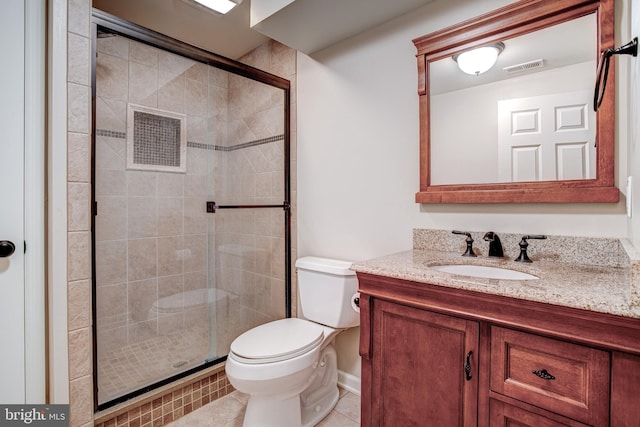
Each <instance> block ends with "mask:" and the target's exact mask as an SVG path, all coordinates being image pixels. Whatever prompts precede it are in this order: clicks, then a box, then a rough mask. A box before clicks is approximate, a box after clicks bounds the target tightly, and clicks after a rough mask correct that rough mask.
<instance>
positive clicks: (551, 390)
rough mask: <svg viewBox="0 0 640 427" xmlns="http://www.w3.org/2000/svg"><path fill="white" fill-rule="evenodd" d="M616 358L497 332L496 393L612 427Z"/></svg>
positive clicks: (493, 378)
mask: <svg viewBox="0 0 640 427" xmlns="http://www.w3.org/2000/svg"><path fill="white" fill-rule="evenodd" d="M609 366H610V355H609V353H607V352H604V351H600V350H596V349H593V348H589V347H585V346H581V345H577V344H571V343H567V342H563V341H559V340H555V339H551V338H545V337H541V336H538V335H533V334H528V333H524V332H518V331H514V330H510V329H505V328H499V327H496V326H494V327H492V328H491V373H490V378H491V380H490V381H491V389H492V390H493V391H495V392H497V393H500V394H503V395H505V396H509V397H512V398H514V399H518V400H521V401H523V402H526V403H530V404H532V405H535V406H538V407H541V408H544V409H547V410H550V411H552V412H555V413H557V414H561V415H564V416H566V417H569V418H572V419H574V420H578V421H581V422H583V423H586V424H591V425H598V426H600V425H608V418H609V415H608V413H609Z"/></svg>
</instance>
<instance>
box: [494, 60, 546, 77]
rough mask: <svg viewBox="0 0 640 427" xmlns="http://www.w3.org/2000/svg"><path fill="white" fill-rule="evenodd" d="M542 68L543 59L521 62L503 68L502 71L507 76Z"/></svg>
mask: <svg viewBox="0 0 640 427" xmlns="http://www.w3.org/2000/svg"><path fill="white" fill-rule="evenodd" d="M542 67H544V59H536V60H535V61H529V62H523V63H522V64H516V65H510V66H509V67H504V68H503V70H504V71H506V72H507V73H509V74H513V73H521V72H523V71H529V70H533V69H535V68H542Z"/></svg>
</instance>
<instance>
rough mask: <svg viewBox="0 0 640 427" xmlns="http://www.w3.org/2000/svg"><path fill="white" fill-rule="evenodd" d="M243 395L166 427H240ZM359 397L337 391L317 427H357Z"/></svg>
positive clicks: (216, 402)
mask: <svg viewBox="0 0 640 427" xmlns="http://www.w3.org/2000/svg"><path fill="white" fill-rule="evenodd" d="M246 405H247V395H246V394H242V393H240V392H239V391H234V392H232V393H231V394H228V395H226V396H225V397H223V398H221V399H218V400H214V401H213V402H211V403H208V404H207V405H205V406H203V407H201V408H199V409H197V410H195V411H193V412H191V413H189V414H187V415H185V416H184V417H182V418H180V419H178V420H176V421H174V422H172V423H170V424H167V425H166V427H242V420H243V418H244V415H243V414H244V409H245V407H246ZM359 426H360V396H358V395H356V394H353V393H350V392H348V391H346V390H344V389H342V388H341V389H340V399H339V400H338V403H337V404H336V407H335V408H334V409H333V411H331V413H330V414H329V415H327V416H326V417H325V418H324V419H323V420H322V421H320V423H319V424H318V425H317V427H359Z"/></svg>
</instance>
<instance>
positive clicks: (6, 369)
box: [0, 0, 25, 404]
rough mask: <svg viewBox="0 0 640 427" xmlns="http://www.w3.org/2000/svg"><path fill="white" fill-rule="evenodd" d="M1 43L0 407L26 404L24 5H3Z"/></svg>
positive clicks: (9, 1)
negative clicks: (1, 404) (11, 247)
mask: <svg viewBox="0 0 640 427" xmlns="http://www.w3.org/2000/svg"><path fill="white" fill-rule="evenodd" d="M0 40H1V41H2V55H3V60H2V64H3V65H2V78H1V79H0V93H1V94H2V97H1V98H0V99H1V101H0V129H2V139H1V140H0V141H1V142H0V147H2V148H1V149H0V150H1V151H0V179H1V181H0V182H1V183H2V184H1V186H0V188H1V191H0V194H1V197H2V198H1V200H0V205H1V206H0V378H2V380H1V381H0V402H1V403H3V404H10V403H25V350H24V347H25V326H24V325H25V323H24V317H25V316H24V301H25V300H24V292H25V286H24V1H23V0H3V4H2V13H0ZM11 245H14V246H15V251H14V252H13V253H12V254H10V255H9V253H10V252H11V250H10V246H11Z"/></svg>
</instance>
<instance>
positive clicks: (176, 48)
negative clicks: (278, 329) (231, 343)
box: [91, 9, 292, 411]
mask: <svg viewBox="0 0 640 427" xmlns="http://www.w3.org/2000/svg"><path fill="white" fill-rule="evenodd" d="M98 27H100V29H101V31H107V32H111V33H114V34H117V35H121V36H124V37H127V38H129V39H132V40H136V41H138V42H141V43H145V44H148V45H150V46H153V47H156V48H159V49H163V50H165V51H168V52H171V53H174V54H176V55H180V56H183V57H187V58H190V59H192V60H194V61H198V62H201V63H204V64H206V65H209V66H213V67H216V68H219V69H222V70H224V71H228V72H230V73H233V74H236V75H239V76H242V77H246V78H248V79H251V80H255V81H258V82H260V83H264V84H267V85H270V86H273V87H275V88H278V89H281V90H282V91H283V96H284V105H283V107H284V108H283V109H284V112H283V113H284V135H283V136H284V200H283V202H282V204H278V205H221V206H217V205H215V203H214V205H215V208H216V209H254V208H257V209H263V208H276V209H282V210H283V212H284V227H285V230H284V235H285V254H284V257H285V260H284V261H285V317H291V303H292V301H291V298H292V297H291V280H292V277H291V265H292V260H291V148H290V147H291V82H290V81H289V80H287V79H285V78H282V77H279V76H276V75H274V74H271V73H268V72H266V71H263V70H260V69H258V68H255V67H252V66H250V65H246V64H243V63H241V62H238V61H234V60H233V59H229V58H226V57H224V56H222V55H218V54H215V53H212V52H209V51H206V50H204V49H200V48H198V47H195V46H192V45H189V44H187V43H184V42H182V41H179V40H176V39H174V38H171V37H169V36H166V35H164V34H161V33H158V32H155V31H153V30H150V29H147V28H144V27H141V26H139V25H137V24H134V23H132V22H129V21H127V20H124V19H121V18H118V17H116V16H114V15H111V14H108V13H106V12H103V11H101V10H98V9H92V16H91V34H92V45H91V58H92V64H91V129H92V131H91V201H92V203H91V209H92V212H91V213H92V214H91V253H92V263H91V273H92V274H91V276H92V317H93V322H92V323H93V325H92V328H93V337H94V338H93V406H94V410H95V411H99V410H103V409H107V408H110V407H112V406H114V405H117V404H118V403H122V402H124V401H125V400H128V399H130V398H133V397H136V396H139V395H141V394H143V393H146V392H148V391H151V390H153V389H156V388H159V387H162V386H164V385H166V384H169V383H171V382H173V381H176V380H178V379H180V378H184V377H186V376H188V375H191V374H193V373H195V372H198V371H200V370H203V369H205V368H207V367H210V366H213V365H216V364H218V363H221V362H223V361H225V360H226V359H227V356H223V357H220V358H218V359H215V360H212V361H209V362H204V361H203V364H202V365H200V366H197V367H195V368H192V369H189V370H187V371H185V372H182V373H180V374H177V375H174V376H171V377H169V378H165V379H163V380H161V381H158V382H156V383H154V384H152V385H149V386H146V387H144V388H142V389H140V390H137V391H134V392H131V393H128V394H125V395H123V396H120V397H118V398H116V399H113V400H111V401H109V402H106V403H103V404H98V365H97V363H98V362H97V344H96V343H97V341H96V337H97V325H96V324H97V322H96V263H95V245H96V241H95V217H96V214H97V202H96V194H95V143H96V136H95V128H96V127H95V122H96V57H97V50H96V42H97V35H98ZM207 205H208V203H207Z"/></svg>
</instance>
